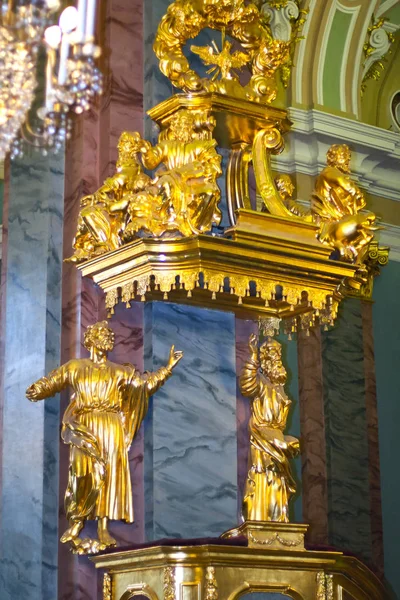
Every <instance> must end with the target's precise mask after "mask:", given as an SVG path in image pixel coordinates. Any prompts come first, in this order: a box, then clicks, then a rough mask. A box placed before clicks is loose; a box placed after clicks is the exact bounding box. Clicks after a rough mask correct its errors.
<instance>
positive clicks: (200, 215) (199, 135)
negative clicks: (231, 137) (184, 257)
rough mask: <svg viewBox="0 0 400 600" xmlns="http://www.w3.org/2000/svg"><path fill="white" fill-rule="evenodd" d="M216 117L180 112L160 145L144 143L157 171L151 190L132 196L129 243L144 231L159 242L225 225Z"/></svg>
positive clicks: (147, 162)
mask: <svg viewBox="0 0 400 600" xmlns="http://www.w3.org/2000/svg"><path fill="white" fill-rule="evenodd" d="M214 126H215V121H214V119H213V117H210V116H209V115H208V113H207V112H206V111H205V112H194V111H190V110H187V109H184V110H180V111H179V112H177V113H176V114H175V115H174V116H173V117H172V118H171V121H170V123H169V127H168V128H167V129H165V130H164V131H162V132H161V133H160V136H159V141H158V143H157V144H156V145H155V146H152V145H151V144H150V142H148V141H146V140H142V145H141V148H140V152H141V159H142V162H143V165H144V166H145V167H146V169H155V168H157V167H160V168H159V169H158V171H157V172H156V176H155V178H154V180H153V181H152V182H151V185H149V186H147V187H146V188H145V189H144V190H143V191H142V192H139V193H136V194H129V195H128V196H129V205H128V212H129V214H130V222H129V224H128V226H127V227H126V230H125V239H130V238H133V237H135V236H136V235H137V234H138V232H139V231H142V232H144V233H147V234H150V235H152V236H153V237H159V236H162V235H164V234H170V235H171V234H174V235H176V234H178V235H183V236H190V235H196V234H199V233H205V232H206V231H209V230H210V229H211V226H212V224H216V225H218V224H219V223H220V221H221V211H220V209H219V208H218V203H219V200H220V197H221V192H220V190H219V187H218V185H217V178H218V177H219V176H220V175H221V174H222V170H221V157H220V155H219V154H218V153H217V151H216V145H217V142H216V140H214V139H213V137H212V131H213V129H214Z"/></svg>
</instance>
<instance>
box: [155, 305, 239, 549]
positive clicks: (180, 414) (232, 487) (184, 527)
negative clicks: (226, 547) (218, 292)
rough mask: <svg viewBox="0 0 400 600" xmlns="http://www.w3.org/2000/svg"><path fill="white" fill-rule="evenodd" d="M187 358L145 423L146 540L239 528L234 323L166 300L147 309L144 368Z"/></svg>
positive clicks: (226, 316)
mask: <svg viewBox="0 0 400 600" xmlns="http://www.w3.org/2000/svg"><path fill="white" fill-rule="evenodd" d="M172 344H174V345H175V348H176V349H177V350H183V352H184V357H183V359H182V360H181V362H180V363H179V365H178V366H177V367H176V369H175V371H174V373H173V375H172V377H171V378H170V380H169V381H167V382H166V384H165V385H164V386H163V387H162V388H161V389H160V390H159V391H158V392H157V393H156V394H155V396H154V397H153V403H152V407H151V408H150V411H149V415H148V417H147V419H146V421H145V464H144V468H145V474H146V475H145V477H146V491H145V499H146V504H149V506H147V507H146V508H147V512H146V537H147V539H157V538H163V537H177V538H180V537H182V538H184V537H186V538H191V537H204V536H218V535H220V534H221V533H222V532H223V531H225V530H226V529H229V528H230V527H232V526H234V525H236V523H237V446H236V444H237V441H236V373H235V318H234V315H233V314H231V313H223V312H219V311H211V310H206V309H199V308H194V307H188V306H180V305H176V304H171V303H167V302H165V303H164V302H153V303H152V305H147V306H146V308H145V367H146V369H147V370H155V369H157V368H159V367H160V366H162V365H165V364H166V363H167V360H168V355H169V349H170V346H171V345H172Z"/></svg>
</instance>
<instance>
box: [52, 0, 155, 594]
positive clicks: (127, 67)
mask: <svg viewBox="0 0 400 600" xmlns="http://www.w3.org/2000/svg"><path fill="white" fill-rule="evenodd" d="M100 4H101V7H100V8H101V11H100V12H101V16H102V19H101V22H102V24H103V25H104V27H103V30H102V31H101V33H100V34H99V39H101V40H102V41H103V43H104V47H105V48H107V51H106V52H105V53H104V57H103V63H102V64H103V67H104V70H105V75H106V77H105V86H104V87H105V89H104V93H103V95H102V97H101V98H100V99H99V101H98V102H97V103H96V105H95V106H94V107H93V109H92V110H90V111H88V112H87V113H85V114H84V115H83V117H82V118H80V119H77V122H76V124H75V125H76V126H75V128H74V131H73V138H72V140H71V141H70V143H69V144H68V148H67V155H66V164H67V169H66V177H65V179H66V185H65V196H66V198H65V220H64V257H67V256H70V255H71V254H72V251H73V250H72V241H73V238H74V235H75V232H76V224H77V218H78V213H79V206H80V203H79V200H80V198H81V197H82V196H84V195H86V194H90V193H93V192H94V191H95V190H96V189H98V187H99V186H100V185H101V184H102V182H103V181H104V179H105V178H106V177H109V176H110V175H112V174H113V173H114V172H115V162H116V159H117V153H118V151H117V142H118V138H119V136H120V134H121V132H122V131H124V130H128V131H135V130H137V131H140V132H141V133H143V70H144V43H143V6H144V5H147V4H149V3H148V2H145V3H143V2H142V0H108V1H107V2H104V3H99V6H100ZM122 308H123V307H121V309H122ZM120 316H121V318H122V321H121V323H120V321H119V317H120ZM105 317H106V311H105V308H104V296H103V293H102V292H101V290H99V288H97V287H96V286H95V285H94V284H93V282H92V281H90V280H86V279H82V277H81V274H80V273H79V271H78V270H77V269H76V267H75V265H72V264H67V263H64V265H63V328H62V333H63V335H62V361H63V362H65V361H67V360H69V359H70V358H72V357H75V356H80V355H81V354H83V355H86V351H85V350H84V349H83V347H82V340H83V333H84V330H85V329H86V327H87V325H89V324H92V323H94V322H95V321H97V320H100V319H104V318H105ZM125 319H128V320H130V321H129V322H130V325H127V327H128V329H129V328H131V331H134V330H135V327H136V326H135V325H134V324H132V315H131V314H129V316H127V315H125V314H123V311H122V312H121V311H120V309H119V308H118V309H117V311H116V314H115V316H114V319H113V326H114V325H115V327H116V334H117V336H116V338H117V347H116V352H117V353H118V352H119V351H120V344H121V346H124V347H125V349H126V350H127V354H129V356H128V358H127V359H126V360H127V361H132V362H135V360H137V361H139V358H138V356H137V353H136V351H134V356H133V354H132V351H133V348H132V340H130V341H127V340H126V339H125V338H124V331H125V332H126V320H125ZM132 337H133V338H135V339H136V340H137V339H138V338H140V335H136V334H132ZM132 356H133V358H132ZM138 366H139V367H140V364H139V362H138ZM68 401H69V395H68V393H66V394H63V404H62V408H63V410H64V409H65V408H66V406H67V403H68ZM140 435H141V434H139V436H138V438H137V444H139V448H137V447H136V445H135V444H134V445H133V446H134V447H133V448H132V451H131V457H132V456H133V457H134V458H133V459H132V461H133V463H134V465H135V466H133V464H132V461H131V473H132V471H134V472H135V475H134V477H139V479H140V469H141V466H140V465H142V462H141V458H140V457H141V451H140V443H141V442H140ZM67 472H68V448H67V447H66V446H65V445H64V444H61V450H60V528H64V527H65V525H66V523H65V517H64V510H63V494H64V491H65V486H66V477H67ZM135 493H137V492H135V491H134V502H135V506H137V507H138V511H136V517H138V512H139V515H140V504H141V502H140V498H136V496H135ZM139 496H140V492H139ZM137 523H138V528H136V526H135V525H134V526H132V527H133V528H134V533H132V530H131V529H130V528H129V526H128V528H129V532H128V531H126V530H125V529H124V528H123V527H121V528H119V525H116V527H117V528H118V532H116V535H117V536H118V538H121V537H123V539H124V540H125V538H124V536H125V535H128V536H129V535H130V534H131V533H132V536H133V537H134V538H135V541H139V540H136V537H135V536H136V535H138V531H139V530H140V525H139V523H140V518H139V521H138V522H137ZM93 525H94V524H93ZM142 528H143V524H142ZM92 529H94V527H92ZM93 533H94V532H93ZM141 536H142V533H140V537H141ZM59 556H60V558H59V565H60V568H59V588H58V599H59V600H69V599H70V598H71V595H72V594H75V595H77V596H78V597H79V598H88V599H89V598H90V600H94V599H95V598H97V597H98V598H100V597H101V593H100V592H98V587H99V584H98V580H99V579H101V578H98V577H97V571H96V570H95V568H94V565H93V564H92V563H90V562H89V561H88V560H87V559H86V558H77V557H76V556H74V555H72V554H71V553H70V552H69V549H68V548H67V547H66V546H65V545H60V554H59Z"/></svg>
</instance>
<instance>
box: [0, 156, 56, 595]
mask: <svg viewBox="0 0 400 600" xmlns="http://www.w3.org/2000/svg"><path fill="white" fill-rule="evenodd" d="M63 186H64V161H63V157H62V156H58V157H50V158H47V157H43V156H41V155H40V154H39V153H37V152H32V153H31V152H29V151H28V152H27V153H26V156H25V158H24V159H21V160H16V161H15V162H14V163H12V165H11V169H10V171H9V172H8V180H7V195H6V207H5V208H6V210H5V219H6V222H5V230H6V233H7V235H5V236H4V238H3V252H4V254H3V273H2V284H3V289H2V292H3V297H2V300H3V301H2V312H1V320H2V341H3V344H4V347H3V350H4V352H3V356H2V362H1V365H0V369H1V375H0V380H1V397H0V406H1V412H2V430H1V431H0V438H1V439H2V448H1V464H2V471H1V496H0V514H1V518H0V530H1V548H0V555H1V563H0V589H1V597H2V598H4V600H8V599H10V600H11V598H17V597H21V598H22V597H31V598H32V599H33V600H39V599H43V600H52V599H53V598H54V597H55V596H56V593H57V592H56V589H57V549H58V540H57V537H58V532H57V525H58V518H57V516H58V435H59V430H58V421H59V399H58V398H55V399H52V400H46V401H45V402H40V403H37V404H33V403H32V404H31V403H30V402H28V400H27V399H26V398H25V390H26V388H27V387H28V385H30V384H31V383H32V382H33V381H35V380H36V379H38V378H39V377H41V376H43V375H44V374H45V373H46V372H48V371H49V370H51V369H53V368H54V367H55V366H57V364H58V362H59V359H60V356H59V344H60V334H61V298H60V281H61V259H62V256H61V251H62V219H63Z"/></svg>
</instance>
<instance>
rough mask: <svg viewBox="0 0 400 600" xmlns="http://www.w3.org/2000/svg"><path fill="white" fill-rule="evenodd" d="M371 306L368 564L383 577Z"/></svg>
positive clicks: (365, 320) (366, 320)
mask: <svg viewBox="0 0 400 600" xmlns="http://www.w3.org/2000/svg"><path fill="white" fill-rule="evenodd" d="M372 308H373V303H372V302H368V301H365V302H361V318H362V328H363V345H364V377H365V405H366V419H367V435H368V463H369V488H370V499H371V541H372V556H371V559H372V562H373V564H374V566H375V568H376V569H377V572H378V574H379V575H383V562H384V561H383V558H384V557H383V524H382V498H381V468H380V460H379V458H380V457H379V432H378V405H377V390H376V376H375V355H374V336H373V321H372Z"/></svg>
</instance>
